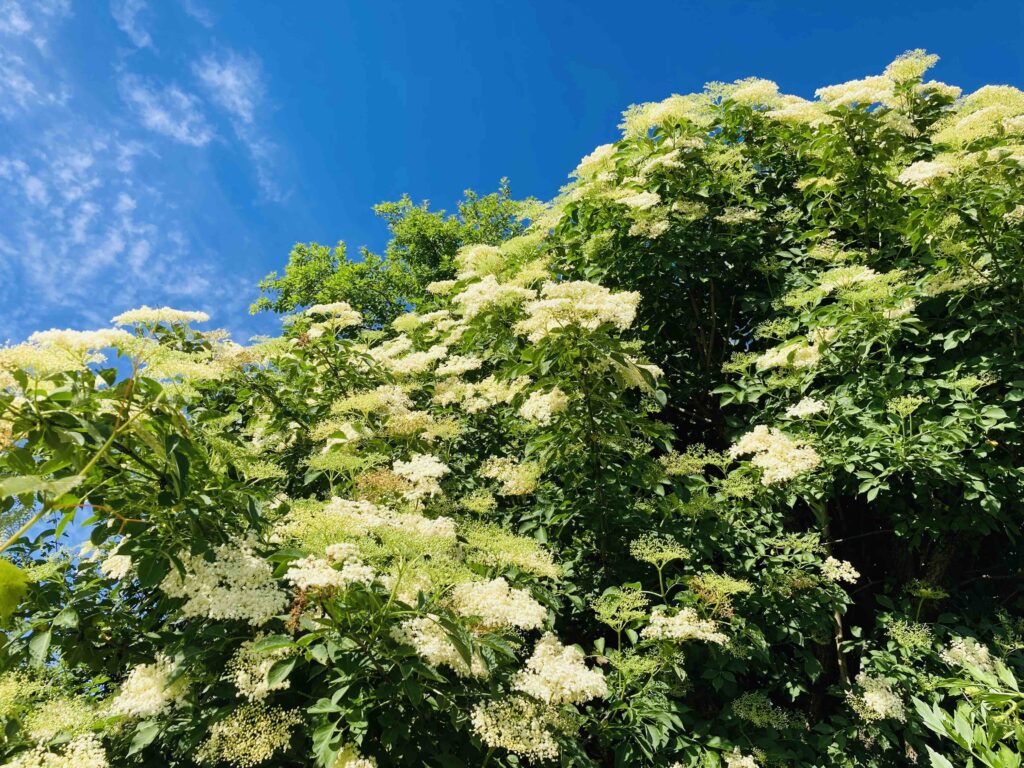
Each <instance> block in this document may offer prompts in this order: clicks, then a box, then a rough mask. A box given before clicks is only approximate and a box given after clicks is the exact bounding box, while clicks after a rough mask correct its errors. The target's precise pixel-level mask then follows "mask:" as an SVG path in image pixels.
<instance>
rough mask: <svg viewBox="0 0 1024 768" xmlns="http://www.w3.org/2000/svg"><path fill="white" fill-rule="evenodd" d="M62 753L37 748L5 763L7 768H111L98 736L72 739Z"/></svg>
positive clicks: (89, 735)
mask: <svg viewBox="0 0 1024 768" xmlns="http://www.w3.org/2000/svg"><path fill="white" fill-rule="evenodd" d="M55 749H59V750H60V752H51V751H49V750H47V749H45V748H44V747H37V748H36V749H33V750H30V751H28V752H22V753H21V754H19V755H18V756H17V757H15V758H14V759H13V760H11V761H10V762H8V763H4V766H5V768H109V766H110V763H108V762H107V754H106V752H104V751H103V744H102V743H101V742H100V739H99V737H98V736H96V735H94V734H91V733H90V734H87V735H84V736H78V737H77V738H75V739H72V740H71V741H69V742H68V743H67V744H65V745H64V746H63V747H55Z"/></svg>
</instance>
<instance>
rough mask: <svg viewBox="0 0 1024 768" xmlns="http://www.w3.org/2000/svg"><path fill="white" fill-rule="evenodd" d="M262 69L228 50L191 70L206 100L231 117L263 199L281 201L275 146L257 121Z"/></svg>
mask: <svg viewBox="0 0 1024 768" xmlns="http://www.w3.org/2000/svg"><path fill="white" fill-rule="evenodd" d="M262 69H263V68H262V66H261V64H260V60H259V59H258V58H257V57H256V56H254V55H248V56H243V55H241V54H239V53H236V52H235V51H231V50H228V49H224V50H221V51H217V52H215V53H208V54H206V55H205V56H203V57H202V58H201V59H200V60H199V61H198V62H196V63H195V64H194V65H193V67H192V70H193V72H194V73H195V76H196V78H197V79H198V80H199V82H200V84H201V85H202V87H203V90H204V91H205V92H206V94H207V96H208V97H209V99H210V100H211V101H212V102H213V103H214V104H216V105H217V106H219V107H220V108H221V109H223V110H224V111H225V112H226V113H227V115H228V117H229V118H230V120H231V125H232V127H233V128H234V131H235V137H236V138H237V139H238V140H239V142H240V143H241V144H242V145H243V146H244V147H245V149H246V151H247V152H248V154H249V157H250V159H251V160H252V163H253V170H254V172H255V174H256V181H257V183H259V185H260V190H261V191H262V193H263V195H264V197H266V198H267V199H268V200H272V201H274V202H281V201H282V200H284V199H285V197H286V194H285V193H284V192H282V190H281V187H280V186H279V184H278V183H277V179H276V175H277V174H276V172H275V171H276V156H277V147H276V145H275V144H274V143H273V142H272V141H271V140H270V139H269V138H267V136H266V135H265V134H264V133H263V131H262V130H261V129H260V127H259V122H258V121H257V120H256V113H257V111H258V110H259V109H260V108H261V107H262V105H263V101H264V97H265V96H266V90H267V89H266V85H265V83H264V80H263V71H262Z"/></svg>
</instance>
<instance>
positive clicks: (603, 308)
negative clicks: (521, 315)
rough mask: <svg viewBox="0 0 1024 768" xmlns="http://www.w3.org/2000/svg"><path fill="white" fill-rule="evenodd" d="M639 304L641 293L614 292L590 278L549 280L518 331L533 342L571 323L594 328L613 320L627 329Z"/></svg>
mask: <svg viewBox="0 0 1024 768" xmlns="http://www.w3.org/2000/svg"><path fill="white" fill-rule="evenodd" d="M639 303H640V294H639V293H637V292H635V291H620V292H618V293H612V292H611V291H609V290H608V289H607V288H605V287H603V286H601V285H598V284H596V283H591V282H587V281H586V280H575V281H571V282H565V283H550V282H548V283H544V285H543V286H541V298H540V299H538V300H537V301H532V302H530V303H529V304H527V305H526V314H527V315H528V316H527V318H526V319H525V320H521V321H520V322H518V323H516V326H515V331H516V333H518V334H521V335H524V336H526V337H528V338H529V339H530V341H540V340H541V339H543V338H544V337H546V336H547V335H549V334H550V333H552V332H554V331H556V330H560V329H564V328H567V327H569V326H578V327H580V328H584V329H586V330H589V331H593V330H596V329H597V328H598V327H600V326H601V325H603V324H604V323H610V324H611V325H613V326H615V327H616V328H618V329H620V330H626V329H627V328H629V326H631V325H632V324H633V320H634V319H635V318H636V309H637V305H638V304H639Z"/></svg>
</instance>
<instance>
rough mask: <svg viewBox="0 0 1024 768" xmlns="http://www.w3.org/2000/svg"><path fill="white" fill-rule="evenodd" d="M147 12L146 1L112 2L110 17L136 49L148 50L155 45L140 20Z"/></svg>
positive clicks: (122, 0) (127, 0) (120, 0)
mask: <svg viewBox="0 0 1024 768" xmlns="http://www.w3.org/2000/svg"><path fill="white" fill-rule="evenodd" d="M147 10H148V6H147V3H146V0H110V15H111V16H113V17H114V21H115V22H117V26H118V28H119V29H120V30H121V31H122V32H124V33H125V34H126V35H128V39H129V40H131V41H132V44H133V45H134V46H135V47H136V48H148V47H149V46H151V45H152V44H153V39H152V38H151V37H150V36H149V32H148V31H147V30H146V27H145V25H144V24H143V21H142V19H141V18H140V17H141V16H143V15H144V14H145V13H146V11H147Z"/></svg>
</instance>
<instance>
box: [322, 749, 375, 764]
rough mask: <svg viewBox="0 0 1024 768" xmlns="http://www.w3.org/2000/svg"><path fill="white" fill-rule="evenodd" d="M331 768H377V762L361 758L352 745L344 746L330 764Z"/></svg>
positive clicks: (368, 758)
mask: <svg viewBox="0 0 1024 768" xmlns="http://www.w3.org/2000/svg"><path fill="white" fill-rule="evenodd" d="M331 768H377V761H376V760H374V759H373V758H370V757H363V756H362V755H361V754H360V753H359V750H358V749H356V748H355V747H354V746H353V745H351V744H346V745H345V746H344V747H343V748H342V750H341V752H340V753H339V754H338V756H337V757H336V758H335V759H334V762H333V763H331Z"/></svg>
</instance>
